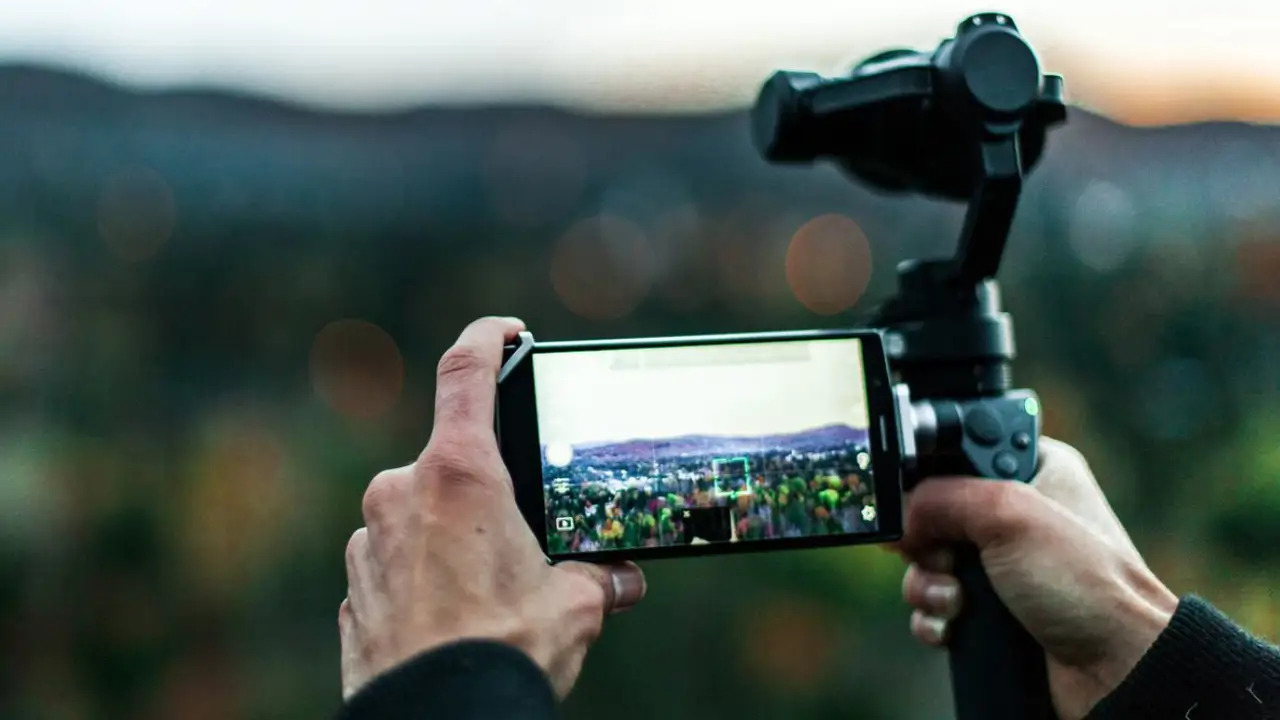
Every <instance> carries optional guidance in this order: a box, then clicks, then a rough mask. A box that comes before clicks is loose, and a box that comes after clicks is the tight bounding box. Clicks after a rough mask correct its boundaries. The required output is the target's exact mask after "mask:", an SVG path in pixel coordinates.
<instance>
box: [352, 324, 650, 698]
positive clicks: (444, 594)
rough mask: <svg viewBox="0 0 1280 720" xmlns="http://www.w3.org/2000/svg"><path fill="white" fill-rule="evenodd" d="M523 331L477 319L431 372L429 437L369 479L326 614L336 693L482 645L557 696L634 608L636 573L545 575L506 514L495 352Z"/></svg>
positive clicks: (537, 553) (566, 566) (566, 570)
mask: <svg viewBox="0 0 1280 720" xmlns="http://www.w3.org/2000/svg"><path fill="white" fill-rule="evenodd" d="M523 329H524V324H523V323H521V322H520V321H518V320H514V319H507V318H483V319H481V320H477V321H476V322H474V323H472V324H471V325H470V326H468V327H467V329H466V330H464V331H463V333H462V336H461V337H459V338H458V341H457V343H456V344H454V346H453V347H452V348H450V349H449V350H448V351H447V352H446V353H445V354H444V357H443V358H441V360H440V366H439V369H438V378H437V384H436V413H435V427H434V429H433V430H432V433H431V439H430V441H429V442H428V443H427V447H426V450H424V451H423V453H422V455H421V456H419V458H418V460H417V461H416V462H415V463H413V464H412V465H410V466H408V467H403V468H398V469H396V470H388V471H386V472H383V473H380V474H379V475H378V476H377V477H375V478H374V479H373V482H372V483H370V485H369V489H368V491H367V492H366V493H365V496H364V519H365V523H366V524H367V527H366V528H361V529H359V530H357V531H356V533H355V534H354V535H353V536H352V537H351V541H350V542H349V543H348V545H347V581H348V590H347V593H348V594H347V598H346V599H345V600H343V602H342V605H341V607H340V608H339V610H338V626H339V629H340V632H341V636H342V693H343V698H344V699H347V698H350V697H351V696H352V695H353V694H355V693H356V692H357V691H359V690H360V688H362V687H363V686H364V685H365V684H366V683H368V682H369V681H370V680H372V679H373V678H374V677H376V676H377V675H379V674H381V673H383V672H386V671H387V670H390V669H391V668H393V667H395V666H397V665H399V664H401V663H403V662H405V661H407V660H409V659H410V658H412V657H414V656H415V655H418V654H419V653H422V652H424V651H427V650H430V649H433V648H437V647H440V646H442V645H445V644H447V643H450V642H453V641H456V640H463V639H472V638H474V639H490V640H498V641H502V642H505V643H508V644H510V645H513V646H515V647H517V648H519V649H521V650H523V651H524V652H525V653H527V654H528V655H529V656H530V657H531V658H532V659H533V660H534V662H536V663H537V664H538V665H539V666H540V667H541V668H542V669H543V670H544V671H546V673H547V675H548V676H549V677H550V679H551V681H552V684H553V685H554V686H555V689H556V692H557V693H558V695H559V696H560V697H564V696H565V695H567V694H568V693H569V691H570V689H572V687H573V684H574V682H575V681H576V680H577V677H578V673H579V672H580V671H581V669H582V662H583V660H584V659H585V657H586V654H587V648H588V647H589V646H590V645H591V643H592V642H593V641H594V640H595V639H596V638H597V637H598V636H599V634H600V630H601V625H602V623H603V621H604V618H605V616H606V615H608V614H610V613H613V612H618V611H621V610H625V609H628V608H630V607H631V606H633V605H635V604H636V603H637V602H639V601H640V599H641V598H642V597H643V596H644V592H645V582H644V575H643V574H642V573H641V572H640V568H638V567H636V566H635V565H634V564H631V563H626V564H621V565H616V566H611V567H610V566H597V565H589V564H583V563H562V564H559V565H556V566H554V567H553V566H551V565H549V564H548V562H547V559H546V556H545V555H543V553H542V550H541V548H539V547H538V541H537V539H536V538H535V537H534V535H533V532H532V531H531V530H530V529H529V526H528V525H527V524H526V523H525V520H524V518H523V517H522V516H521V514H520V510H519V509H518V508H517V506H516V501H515V494H514V493H513V491H512V487H511V477H510V475H508V474H507V470H506V467H505V466H504V465H503V462H502V457H501V456H500V454H499V451H498V444H497V440H496V437H495V434H494V414H493V413H494V397H495V392H496V389H497V385H496V383H497V375H498V369H499V367H500V365H501V362H502V348H503V345H504V344H505V343H507V342H509V341H511V340H513V339H514V338H515V336H516V334H517V333H518V332H520V331H521V330H523Z"/></svg>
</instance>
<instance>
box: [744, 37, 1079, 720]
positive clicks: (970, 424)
mask: <svg viewBox="0 0 1280 720" xmlns="http://www.w3.org/2000/svg"><path fill="white" fill-rule="evenodd" d="M1062 90H1063V83H1062V78H1061V77H1059V76H1056V75H1043V74H1042V73H1041V69H1040V63H1039V61H1038V59H1037V58H1036V55H1035V52H1034V51H1033V50H1032V49H1031V47H1030V46H1029V45H1028V44H1027V42H1026V41H1025V40H1024V39H1023V38H1022V36H1021V34H1020V33H1019V32H1018V29H1017V26H1016V25H1015V24H1014V22H1013V20H1012V19H1011V18H1009V17H1008V16H1007V15H1003V14H999V13H986V14H981V15H974V16H972V17H970V18H968V19H966V20H965V21H964V22H962V23H961V24H960V26H959V28H958V30H957V32H956V36H955V37H954V38H951V39H948V40H945V41H943V43H942V44H941V45H940V46H939V47H938V48H937V50H935V51H933V52H932V53H919V52H915V51H911V50H892V51H889V52H885V53H881V54H879V55H876V56H875V57H872V58H870V59H868V60H867V61H865V62H863V63H862V64H860V65H859V66H858V67H857V68H855V69H854V71H853V72H852V73H851V74H850V75H849V76H848V77H843V78H830V79H828V78H823V77H820V76H818V75H815V74H812V73H793V72H778V73H776V74H775V75H774V76H773V77H772V78H770V79H769V81H768V82H767V83H766V84H765V86H764V88H763V89H762V90H761V92H760V97H759V99H758V100H757V102H756V106H755V108H754V110H753V113H752V135H753V140H754V141H755V144H756V147H757V148H758V149H759V151H760V153H761V154H762V155H763V156H764V158H765V159H766V160H767V161H769V162H773V163H809V162H813V161H815V160H822V159H826V160H832V161H835V162H836V163H838V164H839V165H840V166H841V167H842V169H843V170H844V171H845V172H847V173H849V174H850V175H852V176H853V177H854V178H855V179H856V180H859V181H861V182H865V183H869V184H871V185H873V186H875V187H877V188H879V189H882V190H890V191H899V192H907V191H914V192H918V193H921V194H924V195H926V196H930V197H935V198H940V199H949V200H962V201H966V202H967V203H968V211H967V213H966V215H965V219H964V226H963V230H962V231H961V235H960V243H959V248H958V250H957V252H956V255H955V257H954V258H949V259H945V260H924V261H920V260H909V261H906V262H904V263H902V264H900V265H899V267H898V276H899V289H898V294H897V295H896V296H895V297H893V298H892V299H890V300H889V301H888V302H887V303H886V304H885V305H884V306H882V307H881V308H880V310H879V311H878V312H877V314H876V316H875V319H874V322H873V324H874V325H876V326H877V327H880V328H883V330H884V333H885V339H886V349H887V352H888V354H889V357H890V367H891V368H892V370H893V371H894V374H895V381H896V382H899V383H900V384H899V385H898V386H897V391H898V398H899V406H900V413H901V415H900V416H901V417H902V418H903V420H902V426H903V430H902V435H903V437H902V442H903V448H904V449H905V450H906V451H907V454H909V455H913V456H914V464H913V466H912V467H910V468H909V476H908V477H904V479H903V482H904V487H905V488H906V489H910V488H911V487H912V486H913V485H914V484H915V483H916V482H918V480H919V479H920V478H923V477H929V476H933V475H978V476H982V477H990V478H996V479H1002V480H1016V481H1021V482H1029V481H1030V480H1031V478H1032V476H1033V475H1034V474H1035V470H1036V441H1037V438H1038V437H1039V429H1040V414H1039V401H1038V399H1037V397H1036V395H1035V393H1034V392H1032V391H1030V390H1015V389H1013V380H1012V373H1011V362H1012V360H1013V359H1014V357H1015V355H1016V352H1015V348H1014V341H1013V322H1012V320H1011V318H1010V317H1009V315H1008V313H1005V312H1003V310H1002V309H1001V305H1000V294H999V288H998V286H997V285H996V282H995V280H994V277H995V274H996V272H997V270H998V269H999V266H1000V258H1001V255H1002V254H1003V252H1004V245H1005V242H1006V239H1007V237H1008V233H1009V228H1010V226H1011V224H1012V222H1013V216H1014V212H1015V211H1016V209H1017V203H1018V197H1019V194H1020V193H1021V190H1022V176H1023V174H1024V173H1026V172H1029V171H1030V170H1031V169H1032V168H1033V167H1034V166H1035V164H1036V162H1037V161H1038V160H1039V159H1040V155H1041V153H1042V151H1043V149H1044V143H1045V136H1046V134H1047V131H1048V129H1049V128H1051V127H1053V126H1055V125H1059V124H1061V123H1062V122H1064V121H1065V119H1066V105H1065V102H1064V100H1063V95H1062ZM956 574H957V576H958V577H959V578H960V582H961V584H962V585H963V587H964V593H965V609H964V612H963V613H962V615H961V616H960V617H959V618H958V619H957V620H956V622H955V623H954V625H953V627H952V628H951V635H950V638H949V649H950V662H951V678H952V686H953V690H952V692H953V694H954V697H955V707H956V717H957V720H1046V719H1049V718H1054V717H1055V713H1054V710H1053V706H1052V703H1051V701H1050V698H1049V691H1048V679H1047V675H1046V670H1045V657H1044V652H1043V651H1042V650H1041V649H1040V647H1039V645H1038V644H1037V643H1036V642H1035V640H1034V639H1033V638H1032V637H1031V636H1030V634H1028V633H1027V631H1026V630H1025V629H1024V628H1023V627H1022V626H1021V625H1020V624H1019V623H1018V621H1017V620H1016V619H1015V618H1014V617H1013V616H1012V615H1011V614H1010V613H1009V611H1008V609H1007V608H1006V607H1005V606H1004V604H1003V603H1002V602H1001V601H1000V598H999V597H998V596H997V595H996V593H995V591H994V590H993V589H992V587H991V583H990V581H989V580H988V579H987V576H986V573H985V572H984V571H983V568H982V565H981V563H980V561H979V558H978V556H977V551H976V548H973V547H972V546H968V547H961V548H958V549H957V555H956Z"/></svg>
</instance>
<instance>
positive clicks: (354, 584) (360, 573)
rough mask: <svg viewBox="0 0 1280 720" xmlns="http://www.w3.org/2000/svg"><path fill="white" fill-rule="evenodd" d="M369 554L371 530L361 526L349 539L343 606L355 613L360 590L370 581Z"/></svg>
mask: <svg viewBox="0 0 1280 720" xmlns="http://www.w3.org/2000/svg"><path fill="white" fill-rule="evenodd" d="M368 556H369V530H368V528H360V529H359V530H356V531H355V532H354V533H352V534H351V539H350V540H348V541H347V593H348V596H347V599H346V600H344V601H343V603H342V604H343V607H345V608H347V610H348V611H349V614H350V613H354V612H355V611H356V610H358V609H360V608H359V599H360V590H361V589H363V588H364V587H365V586H366V585H367V584H368V582H369V579H368V578H367V577H366V575H367V574H368V568H367V567H366V566H367V564H368V563H367V562H366V560H367V558H368Z"/></svg>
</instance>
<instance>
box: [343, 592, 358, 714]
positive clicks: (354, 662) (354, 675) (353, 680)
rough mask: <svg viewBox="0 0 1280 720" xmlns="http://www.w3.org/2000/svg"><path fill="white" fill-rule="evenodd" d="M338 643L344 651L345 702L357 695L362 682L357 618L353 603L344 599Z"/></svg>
mask: <svg viewBox="0 0 1280 720" xmlns="http://www.w3.org/2000/svg"><path fill="white" fill-rule="evenodd" d="M338 641H339V645H340V647H341V650H342V654H341V662H340V672H341V674H342V699H343V700H344V701H345V700H349V699H350V698H351V696H352V695H354V694H355V690H356V688H357V687H359V685H360V682H361V678H360V677H359V676H360V653H359V650H358V648H359V641H358V639H357V638H356V625H355V616H354V615H353V614H352V612H351V601H350V600H348V599H344V600H343V601H342V604H341V605H339V606H338Z"/></svg>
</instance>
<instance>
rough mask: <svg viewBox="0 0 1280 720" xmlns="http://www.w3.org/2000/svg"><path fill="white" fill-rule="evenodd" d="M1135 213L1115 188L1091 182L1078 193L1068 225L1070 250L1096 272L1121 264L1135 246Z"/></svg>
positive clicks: (1127, 199)
mask: <svg viewBox="0 0 1280 720" xmlns="http://www.w3.org/2000/svg"><path fill="white" fill-rule="evenodd" d="M1137 217H1138V216H1137V211H1136V210H1135V209H1134V206H1133V201H1131V200H1130V199H1129V195H1128V194H1127V193H1126V192H1125V191H1124V190H1122V189H1121V188H1120V187H1119V186H1118V185H1115V184H1113V183H1109V182H1103V181H1100V180H1095V181H1093V182H1091V183H1089V185H1088V186H1087V187H1086V188H1085V189H1084V192H1082V193H1080V197H1079V198H1077V199H1076V204H1075V207H1074V208H1073V210H1072V214H1071V221H1070V223H1071V224H1070V235H1069V238H1070V243H1071V249H1072V250H1074V251H1075V253H1076V256H1077V257H1079V258H1080V262H1081V263H1083V264H1084V265H1085V266H1086V267H1088V268H1091V269H1093V270H1096V271H1097V272H1110V271H1112V270H1115V269H1117V268H1119V267H1120V266H1121V265H1123V264H1124V262H1125V260H1127V259H1128V258H1129V256H1130V254H1132V252H1133V250H1134V246H1135V245H1136V241H1137V238H1136V235H1135V229H1136V227H1135V226H1136V223H1137Z"/></svg>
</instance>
